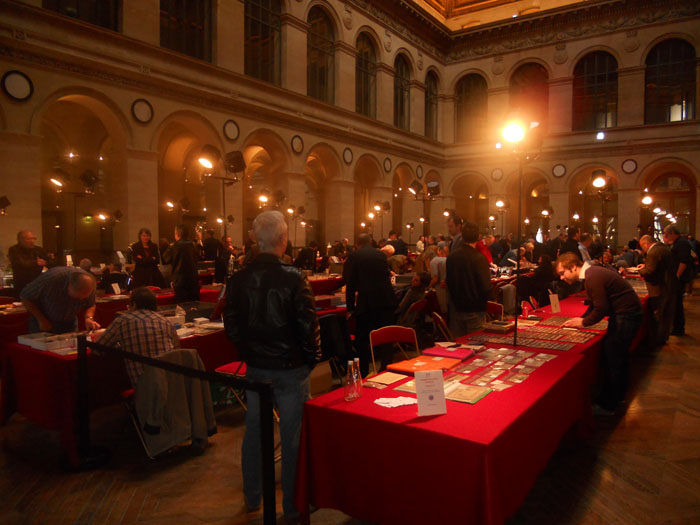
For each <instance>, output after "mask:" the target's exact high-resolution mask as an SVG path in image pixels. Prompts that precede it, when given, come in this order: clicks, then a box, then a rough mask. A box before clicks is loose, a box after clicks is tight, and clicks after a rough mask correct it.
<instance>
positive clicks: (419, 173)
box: [416, 166, 423, 180]
mask: <svg viewBox="0 0 700 525" xmlns="http://www.w3.org/2000/svg"><path fill="white" fill-rule="evenodd" d="M416 178H418V180H420V179H422V178H423V166H418V167H417V168H416Z"/></svg>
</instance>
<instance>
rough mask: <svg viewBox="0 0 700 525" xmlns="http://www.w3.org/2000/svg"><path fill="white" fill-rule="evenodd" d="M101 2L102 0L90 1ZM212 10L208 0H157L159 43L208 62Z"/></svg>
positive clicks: (96, 3)
mask: <svg viewBox="0 0 700 525" xmlns="http://www.w3.org/2000/svg"><path fill="white" fill-rule="evenodd" d="M105 3H106V2H105ZM80 4H83V3H82V2H80ZM100 4H101V2H94V3H93V5H100ZM83 5H84V4H83ZM211 12H212V7H211V1H210V0H205V1H204V2H178V1H177V0H160V45H161V46H163V47H167V48H168V49H172V50H173V51H177V52H178V53H182V54H184V55H189V56H191V57H194V58H198V59H200V60H206V61H210V60H211V41H212V38H211V35H212V28H211V19H212V16H211Z"/></svg>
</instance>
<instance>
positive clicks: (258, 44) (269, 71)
mask: <svg viewBox="0 0 700 525" xmlns="http://www.w3.org/2000/svg"><path fill="white" fill-rule="evenodd" d="M281 14H282V10H281V8H280V1H279V0H245V28H244V31H245V42H244V49H245V74H246V75H249V76H251V77H255V78H258V79H260V80H264V81H266V82H271V83H272V84H276V85H278V86H279V85H280V77H281V75H280V66H281V58H280V57H281V45H280V43H281V38H280V29H281V22H280V15H281Z"/></svg>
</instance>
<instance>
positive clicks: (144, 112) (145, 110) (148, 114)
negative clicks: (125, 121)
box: [131, 98, 153, 124]
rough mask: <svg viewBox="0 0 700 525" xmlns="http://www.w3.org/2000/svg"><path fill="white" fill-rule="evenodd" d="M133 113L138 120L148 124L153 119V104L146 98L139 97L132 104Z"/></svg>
mask: <svg viewBox="0 0 700 525" xmlns="http://www.w3.org/2000/svg"><path fill="white" fill-rule="evenodd" d="M131 114H132V116H133V117H134V119H135V120H136V121H137V122H140V123H141V124H148V123H149V122H150V121H151V120H152V119H153V106H151V103H150V102H149V101H148V100H146V99H144V98H137V99H136V100H134V103H133V104H131Z"/></svg>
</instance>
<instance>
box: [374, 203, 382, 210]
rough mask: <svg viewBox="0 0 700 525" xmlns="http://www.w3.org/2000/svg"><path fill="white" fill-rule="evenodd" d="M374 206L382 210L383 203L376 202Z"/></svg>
mask: <svg viewBox="0 0 700 525" xmlns="http://www.w3.org/2000/svg"><path fill="white" fill-rule="evenodd" d="M373 207H374V209H375V210H376V211H382V203H381V202H379V201H377V202H375V203H374V206H373Z"/></svg>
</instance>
